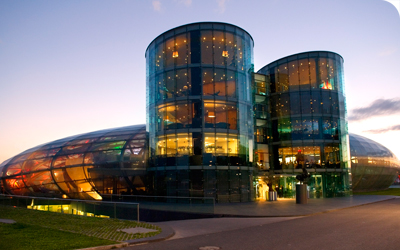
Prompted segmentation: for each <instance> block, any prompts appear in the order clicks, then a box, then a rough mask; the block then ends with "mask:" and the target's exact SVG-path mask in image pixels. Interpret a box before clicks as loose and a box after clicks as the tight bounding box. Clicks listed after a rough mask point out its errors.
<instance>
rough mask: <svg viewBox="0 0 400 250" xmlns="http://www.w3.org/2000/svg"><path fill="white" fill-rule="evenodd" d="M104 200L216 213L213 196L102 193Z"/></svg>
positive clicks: (147, 206)
mask: <svg viewBox="0 0 400 250" xmlns="http://www.w3.org/2000/svg"><path fill="white" fill-rule="evenodd" d="M101 196H102V197H103V200H104V201H119V202H137V203H140V208H141V209H151V210H160V211H172V212H185V213H201V214H214V211H215V199H214V198H213V197H183V196H149V195H113V194H102V195H101Z"/></svg>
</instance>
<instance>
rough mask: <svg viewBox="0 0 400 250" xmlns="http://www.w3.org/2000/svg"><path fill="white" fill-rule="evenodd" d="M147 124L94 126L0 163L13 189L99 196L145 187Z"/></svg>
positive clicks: (0, 175)
mask: <svg viewBox="0 0 400 250" xmlns="http://www.w3.org/2000/svg"><path fill="white" fill-rule="evenodd" d="M146 148H147V142H146V126H145V125H133V126H127V127H121V128H113V129H106V130H100V131H94V132H90V133H86V134H80V135H75V136H71V137H67V138H64V139H60V140H56V141H53V142H49V143H46V144H42V145H39V146H37V147H34V148H31V149H28V150H26V151H24V152H22V153H20V154H18V155H16V156H14V157H13V158H11V159H9V160H6V161H5V162H3V163H2V164H0V183H1V184H2V187H3V189H4V190H5V191H6V192H7V193H10V194H14V195H34V196H48V197H64V198H75V199H102V194H138V193H141V192H143V191H144V183H143V180H142V179H143V178H142V177H143V176H144V174H145V168H146V155H147V153H146Z"/></svg>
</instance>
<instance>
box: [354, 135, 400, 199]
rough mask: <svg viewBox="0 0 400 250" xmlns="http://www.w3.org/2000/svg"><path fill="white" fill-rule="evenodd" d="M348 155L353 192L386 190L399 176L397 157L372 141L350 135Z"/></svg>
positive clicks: (399, 165)
mask: <svg viewBox="0 0 400 250" xmlns="http://www.w3.org/2000/svg"><path fill="white" fill-rule="evenodd" d="M350 155H351V172H352V176H353V190H354V191H374V190H382V189H386V188H388V187H389V186H390V185H392V184H393V182H394V181H395V180H396V178H397V176H398V175H399V167H400V162H399V160H398V159H397V157H396V156H395V155H394V154H393V153H392V152H391V151H390V150H389V149H387V148H386V147H384V146H382V145H381V144H379V143H377V142H375V141H373V140H370V139H368V138H365V137H362V136H360V135H355V134H350Z"/></svg>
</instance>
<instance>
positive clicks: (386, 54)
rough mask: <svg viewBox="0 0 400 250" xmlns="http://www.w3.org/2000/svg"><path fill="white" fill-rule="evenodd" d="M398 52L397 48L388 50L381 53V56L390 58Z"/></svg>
mask: <svg viewBox="0 0 400 250" xmlns="http://www.w3.org/2000/svg"><path fill="white" fill-rule="evenodd" d="M396 51H397V49H396V48H391V49H386V50H382V51H381V52H379V54H378V55H379V56H390V55H393V54H394V53H395V52H396Z"/></svg>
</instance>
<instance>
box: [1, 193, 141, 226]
mask: <svg viewBox="0 0 400 250" xmlns="http://www.w3.org/2000/svg"><path fill="white" fill-rule="evenodd" d="M0 205H5V206H14V207H24V208H29V209H35V210H42V211H49V212H59V213H65V214H75V215H82V216H93V217H106V218H115V219H126V220H136V221H138V222H139V218H140V213H139V203H134V202H117V201H97V200H77V199H60V198H46V197H33V196H20V195H6V194H0Z"/></svg>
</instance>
